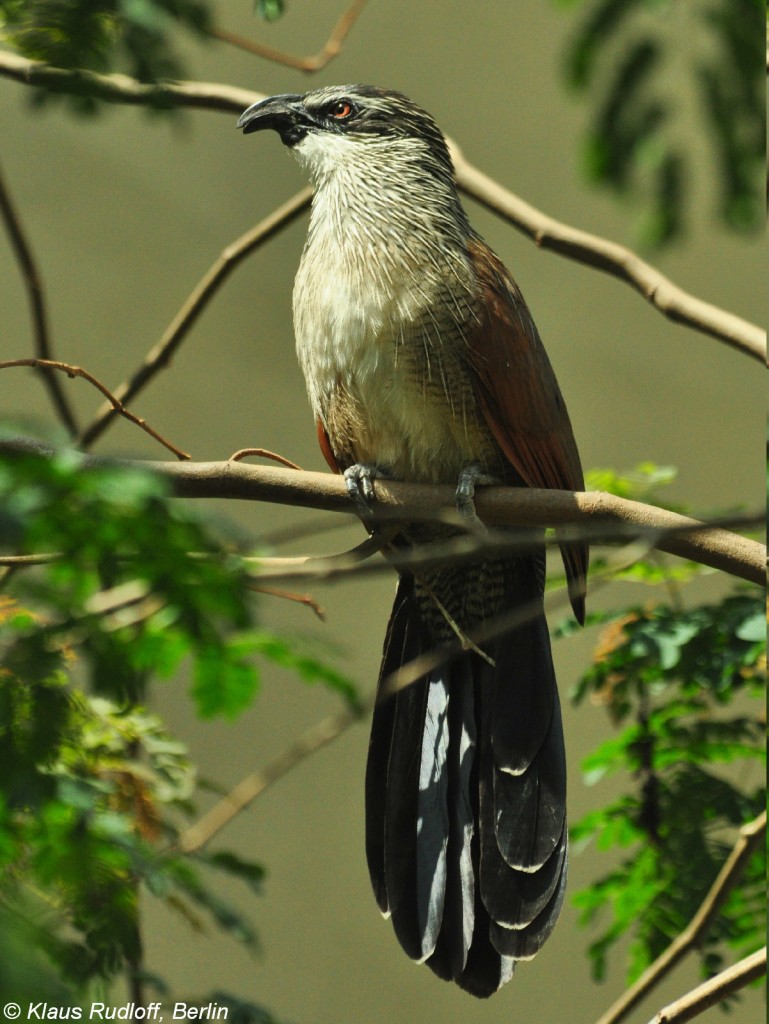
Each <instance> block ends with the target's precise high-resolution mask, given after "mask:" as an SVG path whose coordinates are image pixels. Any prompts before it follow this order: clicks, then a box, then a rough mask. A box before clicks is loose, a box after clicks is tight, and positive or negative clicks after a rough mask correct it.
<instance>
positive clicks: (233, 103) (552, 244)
mask: <svg viewBox="0 0 769 1024" xmlns="http://www.w3.org/2000/svg"><path fill="white" fill-rule="evenodd" d="M0 75H2V76H5V77H7V78H12V79H14V80H15V81H17V82H22V83H23V84H25V85H40V86H46V87H47V88H50V89H55V90H57V91H59V92H65V93H82V92H87V93H88V94H89V95H91V96H95V97H97V98H98V99H102V100H105V101H107V102H111V103H129V104H150V103H163V104H166V105H168V106H171V105H178V106H184V107H192V108H198V109H206V110H223V111H228V112H230V113H241V112H242V111H243V110H244V109H245V108H246V107H248V106H250V105H251V104H252V103H255V102H257V101H258V100H260V99H264V96H263V94H261V93H254V92H250V91H248V90H245V89H238V88H235V87H233V86H226V85H220V84H218V83H208V82H163V83H160V84H156V85H146V84H144V83H142V82H137V81H136V80H135V79H132V78H129V77H128V76H127V75H117V74H115V75H98V74H95V73H93V72H89V71H65V70H63V69H62V68H53V67H50V66H49V65H47V64H43V63H41V62H40V61H32V60H27V59H26V58H24V57H19V56H17V55H16V54H12V53H0ZM451 145H452V153H453V155H454V159H455V162H456V165H457V183H458V184H459V186H460V188H461V189H462V190H463V191H464V192H466V193H467V195H469V196H472V197H473V198H475V199H477V200H478V201H479V202H481V203H483V204H484V205H485V206H486V207H487V208H488V209H489V210H491V211H492V212H493V213H495V214H497V215H498V216H500V217H502V218H503V219H505V220H507V221H509V222H510V223H511V224H513V225H515V226H516V227H519V228H520V229H521V230H522V231H524V232H525V233H526V234H527V235H528V236H529V237H530V238H532V239H534V241H535V242H537V244H539V245H541V246H542V247H545V248H550V249H553V251H555V252H558V253H560V254H561V255H564V256H567V257H569V258H570V259H574V260H578V261H579V262H582V263H586V264H587V265H588V266H592V267H596V268H598V269H600V270H604V271H606V272H607V273H610V274H612V275H613V276H615V277H618V278H619V279H620V280H622V281H625V282H626V283H627V284H630V285H632V287H634V288H635V289H636V290H637V291H639V292H640V293H641V294H642V295H644V296H645V297H646V298H647V299H648V300H649V301H650V302H651V303H652V304H653V305H654V306H655V308H657V309H659V310H660V311H661V312H662V313H664V314H665V315H666V316H667V317H669V318H670V319H672V320H674V321H676V322H678V323H682V324H685V325H686V326H687V327H691V328H692V329H693V330H697V331H700V332H702V333H703V334H707V335H710V336H711V337H713V338H716V339H718V340H720V341H724V342H726V343H727V344H728V345H730V346H732V347H733V348H735V349H737V350H738V351H740V352H744V353H745V354H747V355H750V356H753V357H754V358H756V359H761V360H762V361H763V360H764V359H765V351H766V338H765V334H764V332H763V331H762V330H761V328H760V327H758V326H756V325H755V324H752V323H749V322H748V321H746V320H743V319H742V318H741V317H738V316H735V315H734V314H732V313H728V312H726V311H725V310H722V309H719V308H718V307H716V306H713V305H711V304H710V303H707V302H703V301H702V300H701V299H698V298H696V297H695V296H693V295H691V294H689V293H688V292H686V291H684V290H683V289H681V288H679V287H678V286H677V285H675V284H674V283H673V282H671V281H670V280H669V279H668V278H666V277H665V276H664V275H662V274H660V273H659V271H657V270H655V269H654V268H653V267H652V266H651V265H650V264H648V263H646V262H645V261H644V260H642V259H641V258H640V257H639V256H637V255H635V254H634V253H633V252H631V250H629V249H627V248H625V247H624V246H621V245H618V244H617V243H615V242H611V241H609V240H608V239H604V238H600V237H599V236H597V235H591V234H589V233H588V232H585V231H580V230H579V229H577V228H573V227H570V226H569V225H566V224H562V223H560V222H559V221H556V220H554V219H553V218H551V217H548V216H547V215H546V214H544V213H542V212H540V211H539V210H537V209H535V208H534V207H533V206H530V205H529V204H528V203H525V202H524V201H523V200H521V199H519V198H518V197H517V196H515V195H514V194H513V193H512V192H509V191H508V190H507V189H505V188H503V187H502V186H501V185H499V184H498V183H497V182H495V181H494V180H493V179H492V178H489V177H488V176H487V175H485V174H483V172H481V171H480V170H478V169H477V168H475V167H474V166H473V165H472V164H470V163H469V162H468V161H467V160H466V159H465V158H464V156H463V155H462V153H461V151H460V150H459V149H458V148H457V147H456V145H455V144H453V143H452V144H451Z"/></svg>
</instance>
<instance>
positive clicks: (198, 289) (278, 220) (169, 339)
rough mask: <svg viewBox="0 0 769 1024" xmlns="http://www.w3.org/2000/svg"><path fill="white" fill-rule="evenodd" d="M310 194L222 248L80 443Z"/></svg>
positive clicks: (91, 437) (135, 389) (165, 357)
mask: <svg viewBox="0 0 769 1024" xmlns="http://www.w3.org/2000/svg"><path fill="white" fill-rule="evenodd" d="M311 197H312V190H311V189H309V188H305V189H302V191H301V192H297V194H296V195H295V196H294V197H293V198H292V199H289V200H288V202H287V203H283V205H282V206H279V207H278V208H277V210H274V211H273V212H272V213H271V214H270V215H269V216H268V217H266V218H265V219H264V220H263V221H261V223H259V224H257V225H256V227H253V228H251V229H250V230H249V231H247V232H246V233H245V234H244V235H241V236H240V238H238V239H237V240H236V241H234V242H232V243H231V244H230V245H228V246H227V248H226V249H224V250H223V251H222V253H221V255H220V256H219V258H218V259H217V260H216V262H215V263H213V264H212V266H211V267H210V268H209V269H208V270H207V271H206V273H205V274H204V275H203V277H202V278H201V279H200V281H199V282H198V284H197V285H196V286H195V288H194V290H193V291H192V293H191V295H190V296H189V297H188V298H187V299H186V301H185V302H184V305H183V306H182V308H181V309H180V310H179V312H178V313H177V314H176V316H175V317H174V319H173V320H172V321H171V323H170V324H169V325H168V327H167V328H166V330H165V331H164V333H163V336H162V337H161V339H160V341H158V343H157V344H156V345H155V346H154V348H152V349H150V351H149V352H148V353H147V355H146V356H145V359H144V362H143V363H142V364H141V366H140V367H139V368H138V370H136V372H135V373H134V374H133V376H131V377H130V378H129V379H128V380H126V381H123V383H122V384H120V385H118V387H117V388H115V391H114V393H113V395H112V397H111V398H110V399H109V400H108V404H105V405H103V406H102V408H101V409H99V411H98V412H97V414H96V416H95V417H94V419H93V421H92V422H91V423H90V424H89V425H88V426H87V427H86V428H85V430H84V431H83V433H82V434H81V436H80V438H79V441H78V443H79V445H80V446H81V447H83V448H88V447H89V446H90V445H92V444H93V442H94V441H95V440H96V438H97V437H99V435H100V434H102V433H103V432H104V430H105V429H106V428H107V426H108V425H109V423H110V421H111V420H112V419H113V418H114V417H115V415H116V414H117V411H118V410H117V406H115V404H114V402H113V400H112V399H114V400H115V401H118V402H130V401H131V399H133V398H135V397H136V395H137V394H138V393H139V392H140V391H141V390H142V388H144V387H146V385H147V384H148V383H149V382H150V381H151V380H152V378H153V377H154V376H155V375H156V374H157V373H158V372H159V371H160V370H162V369H163V368H164V367H166V366H168V364H169V362H170V360H171V357H172V356H173V354H174V353H175V352H176V351H177V349H178V348H179V346H180V345H181V343H182V342H183V341H184V339H185V338H186V336H187V334H188V333H189V331H190V329H191V327H192V325H193V324H194V323H195V321H196V320H197V319H198V317H199V316H200V314H201V313H202V312H203V310H204V309H205V308H206V306H207V305H208V303H209V302H210V301H211V299H212V298H213V296H214V294H215V293H216V292H217V291H218V289H219V288H220V287H221V286H222V284H223V283H224V281H225V280H226V279H227V278H228V277H229V275H230V274H231V273H232V271H233V270H234V269H235V267H237V265H238V264H239V263H240V261H241V260H243V259H245V257H246V256H248V255H249V253H252V252H254V250H255V249H258V248H259V246H261V245H263V244H264V243H265V242H267V241H269V239H271V238H272V237H273V235H275V234H276V233H277V232H278V231H280V230H282V229H283V228H284V227H286V226H287V225H289V224H290V223H291V222H292V221H293V220H294V219H295V218H296V217H298V216H299V215H300V214H301V213H302V212H303V211H304V210H305V209H306V208H307V207H308V206H309V205H310V199H311Z"/></svg>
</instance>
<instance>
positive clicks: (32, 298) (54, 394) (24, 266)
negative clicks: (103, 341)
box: [0, 172, 78, 437]
mask: <svg viewBox="0 0 769 1024" xmlns="http://www.w3.org/2000/svg"><path fill="white" fill-rule="evenodd" d="M0 214H2V217H3V220H4V221H5V226H6V230H7V231H8V236H9V238H10V240H11V247H12V248H13V251H14V254H15V256H16V262H17V263H18V265H19V269H20V270H21V276H22V278H23V280H24V284H25V286H26V289H27V297H28V299H29V308H30V313H31V316H32V329H33V333H34V338H35V352H36V353H37V356H38V358H40V359H46V360H47V359H51V358H52V349H51V341H50V336H49V333H48V320H47V317H46V312H45V300H44V298H43V285H42V282H41V278H40V274H39V272H38V269H37V265H36V263H35V258H34V256H33V255H32V250H31V248H30V246H29V243H28V242H27V239H26V237H25V234H24V229H23V227H22V224H21V221H20V220H19V216H18V214H17V213H16V210H15V208H14V205H13V202H12V201H11V196H10V193H9V191H8V188H7V186H6V184H5V181H4V180H3V175H2V172H0ZM38 369H39V370H40V373H41V376H42V378H43V383H44V384H45V386H46V387H47V389H48V394H49V395H50V398H51V401H52V403H53V407H54V409H55V410H56V412H57V414H58V416H59V419H60V420H61V422H62V423H63V424H64V426H65V427H66V428H67V430H68V432H69V435H70V437H76V436H77V432H78V425H77V420H76V419H75V414H74V412H73V410H72V407H71V406H70V404H69V401H68V400H67V396H66V395H65V394H64V390H63V388H62V387H61V383H60V381H59V378H58V376H57V375H56V373H55V372H54V371H53V369H52V368H51V367H38Z"/></svg>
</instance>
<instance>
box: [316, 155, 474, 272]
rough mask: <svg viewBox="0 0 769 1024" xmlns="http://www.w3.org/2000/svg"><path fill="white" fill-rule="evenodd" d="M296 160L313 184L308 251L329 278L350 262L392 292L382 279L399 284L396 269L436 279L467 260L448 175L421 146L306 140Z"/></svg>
mask: <svg viewBox="0 0 769 1024" xmlns="http://www.w3.org/2000/svg"><path fill="white" fill-rule="evenodd" d="M296 154H297V156H298V158H299V160H300V161H301V162H303V163H305V164H306V165H307V167H308V169H309V171H310V174H311V177H312V179H313V182H314V184H315V196H314V199H313V206H312V214H311V217H310V229H309V233H308V239H307V249H308V251H310V250H313V249H320V250H321V251H322V252H323V258H324V261H325V262H326V264H327V266H328V267H329V270H331V269H332V267H333V266H334V264H335V263H337V262H338V263H339V264H340V269H341V267H342V266H346V265H347V264H349V262H350V261H352V262H353V267H354V266H355V265H356V264H359V265H360V270H361V272H365V273H367V274H370V273H372V272H374V271H376V270H377V268H379V269H380V270H381V272H382V273H383V274H384V275H386V283H387V284H388V286H389V288H392V281H390V279H389V276H387V275H390V276H391V275H392V274H393V273H395V274H396V277H397V276H400V275H399V274H398V270H399V267H401V268H404V269H405V268H408V269H409V270H413V269H416V270H417V271H418V272H419V273H422V274H424V273H428V274H429V273H430V272H431V267H434V266H440V268H441V269H440V271H439V272H440V273H441V274H443V273H445V263H446V261H447V260H448V261H453V260H456V259H457V257H459V258H460V259H461V260H465V259H466V250H467V241H468V237H469V235H470V227H469V225H468V222H467V217H466V215H465V212H464V210H463V208H462V205H461V203H460V201H459V197H458V195H457V191H456V187H455V185H454V182H453V177H452V171H451V168H450V167H448V166H443V165H442V164H439V163H438V162H437V161H436V159H435V157H434V156H433V155H432V154H431V152H430V151H429V149H428V148H427V147H426V146H425V147H424V148H422V147H420V144H419V143H416V142H415V141H414V140H412V139H409V140H407V139H402V140H399V139H390V138H387V139H372V140H371V141H370V142H367V143H366V144H364V145H361V144H356V145H354V147H353V146H351V145H350V144H349V141H348V140H347V139H345V138H339V139H338V140H335V139H329V138H328V137H326V138H324V139H323V140H318V139H316V138H314V137H313V136H312V135H308V137H307V139H306V140H305V141H304V142H303V143H302V144H301V146H297V148H296ZM372 261H373V265H372ZM347 269H348V271H349V269H350V268H349V267H347Z"/></svg>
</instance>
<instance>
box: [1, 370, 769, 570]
mask: <svg viewBox="0 0 769 1024" xmlns="http://www.w3.org/2000/svg"><path fill="white" fill-rule="evenodd" d="M1 366H2V364H0V367H1ZM25 453H27V454H38V455H40V456H41V457H51V456H52V454H53V450H52V449H51V448H50V447H49V446H46V445H44V444H42V443H40V442H38V441H34V440H31V439H25V438H16V439H8V438H6V439H0V454H8V455H14V454H16V455H18V454H25ZM121 465H125V466H129V467H132V468H135V467H136V466H137V465H138V466H141V467H142V468H143V469H145V470H146V471H147V472H153V473H156V474H157V475H159V476H161V477H163V478H165V479H166V480H167V481H168V482H169V486H170V488H171V490H172V492H173V493H174V494H175V495H176V496H177V497H184V498H238V499H242V500H246V501H267V502H274V503H276V504H281V505H299V506H302V507H304V508H316V509H325V510H327V511H332V512H344V513H347V514H348V515H353V514H355V508H354V506H353V504H352V502H351V501H350V498H349V495H348V494H347V490H346V488H345V484H344V481H343V480H342V478H341V477H340V476H338V475H336V474H332V473H309V472H296V471H294V470H286V469H278V468H277V467H274V466H252V465H248V464H246V463H242V462H194V463H193V462H157V461H146V462H144V461H143V462H136V461H131V460H119V459H103V458H99V457H97V456H87V457H84V461H83V466H84V468H88V467H90V466H93V467H97V468H98V467H100V466H121ZM375 494H376V504H375V507H374V512H373V513H372V519H371V524H372V525H373V524H374V523H378V522H380V521H382V522H385V523H387V522H390V523H392V522H396V523H397V522H398V521H400V522H404V521H406V522H409V521H411V522H416V521H429V522H436V521H440V522H450V523H453V524H455V525H457V526H461V523H462V521H461V520H460V519H459V518H458V516H457V513H456V507H455V503H454V498H455V495H454V489H453V488H452V487H448V486H432V485H429V484H413V483H403V482H401V481H394V480H386V481H385V480H378V481H377V482H376V484H375ZM475 504H476V509H477V512H478V515H479V516H480V518H481V519H482V520H483V522H484V523H486V524H487V525H488V526H558V527H563V526H568V525H573V524H577V525H580V524H581V525H583V526H584V525H585V524H590V523H592V524H594V525H595V524H600V523H608V524H611V527H612V529H614V528H615V526H621V527H624V529H625V531H626V532H625V533H624V536H625V537H626V538H627V536H628V535H635V536H638V537H641V538H646V539H648V540H649V542H650V543H652V544H653V545H654V547H656V548H657V549H658V550H660V551H667V552H669V553H670V554H673V555H678V556H679V557H681V558H687V559H690V560H692V561H695V562H699V563H701V564H702V565H709V566H711V567H712V568H714V569H719V570H721V571H723V572H728V573H730V574H731V575H733V576H737V577H739V578H740V579H745V580H747V581H748V582H750V583H756V584H758V585H759V586H763V583H764V566H765V557H766V552H765V549H764V547H763V545H762V544H759V543H758V541H754V540H749V539H748V538H746V537H742V536H740V535H739V534H736V533H731V532H730V531H728V530H723V529H719V528H716V527H709V526H707V525H706V524H704V523H702V522H700V521H698V520H696V519H690V518H689V517H687V516H681V515H678V514H677V513H675V512H669V511H667V510H666V509H661V508H657V507H656V506H654V505H646V504H643V503H641V502H638V501H628V500H627V499H624V498H618V497H616V496H615V495H612V494H605V493H603V492H601V491H585V492H573V491H555V490H538V489H534V488H528V487H488V488H483V489H482V490H480V491H479V493H478V495H477V496H476V502H475ZM569 539H571V537H570V538H569Z"/></svg>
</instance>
